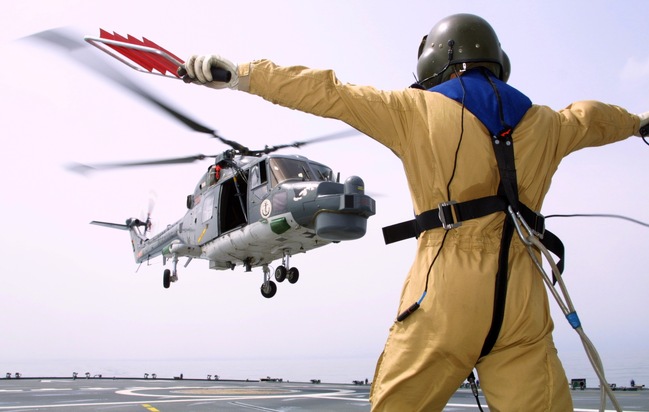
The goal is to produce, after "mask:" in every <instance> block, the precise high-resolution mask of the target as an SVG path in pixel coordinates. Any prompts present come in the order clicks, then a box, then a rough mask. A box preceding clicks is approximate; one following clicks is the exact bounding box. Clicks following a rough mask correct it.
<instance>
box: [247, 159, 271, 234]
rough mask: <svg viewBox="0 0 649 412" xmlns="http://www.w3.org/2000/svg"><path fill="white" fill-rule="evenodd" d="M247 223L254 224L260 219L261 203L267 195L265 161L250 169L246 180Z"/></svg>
mask: <svg viewBox="0 0 649 412" xmlns="http://www.w3.org/2000/svg"><path fill="white" fill-rule="evenodd" d="M248 187H249V188H250V193H249V194H248V201H249V203H250V204H249V207H248V221H249V222H256V221H258V220H259V219H261V212H260V208H261V203H262V202H263V200H264V199H265V198H266V196H267V195H268V190H269V187H268V171H267V170H266V161H265V160H264V161H261V162H259V163H258V164H256V165H254V166H253V167H252V168H251V169H250V177H249V179H248Z"/></svg>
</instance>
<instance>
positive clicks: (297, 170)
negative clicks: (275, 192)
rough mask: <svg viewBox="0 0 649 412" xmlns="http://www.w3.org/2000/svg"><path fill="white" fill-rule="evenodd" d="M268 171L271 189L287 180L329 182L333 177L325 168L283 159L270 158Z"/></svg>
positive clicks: (296, 160)
mask: <svg viewBox="0 0 649 412" xmlns="http://www.w3.org/2000/svg"><path fill="white" fill-rule="evenodd" d="M270 170H271V183H272V186H273V187H275V186H277V185H278V184H280V183H282V182H285V181H287V180H319V181H323V180H331V177H332V175H333V172H332V171H331V169H329V168H328V167H326V166H322V165H317V164H314V163H307V162H306V161H304V160H300V159H289V158H283V157H273V158H271V159H270Z"/></svg>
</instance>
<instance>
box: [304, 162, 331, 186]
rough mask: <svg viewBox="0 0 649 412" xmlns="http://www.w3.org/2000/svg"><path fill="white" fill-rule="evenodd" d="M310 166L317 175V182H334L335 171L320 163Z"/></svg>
mask: <svg viewBox="0 0 649 412" xmlns="http://www.w3.org/2000/svg"><path fill="white" fill-rule="evenodd" d="M309 164H310V165H311V169H312V170H313V172H314V173H315V180H322V181H328V182H333V180H334V172H333V170H331V169H330V168H328V167H327V166H325V165H321V164H318V163H309Z"/></svg>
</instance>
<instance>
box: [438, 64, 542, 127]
mask: <svg viewBox="0 0 649 412" xmlns="http://www.w3.org/2000/svg"><path fill="white" fill-rule="evenodd" d="M484 73H486V75H485V74H483V73H482V72H481V71H480V70H479V69H473V70H469V71H468V72H466V73H464V74H463V75H462V78H461V79H460V78H455V79H451V80H448V81H445V82H444V83H442V84H440V85H437V86H435V87H433V88H431V89H429V91H431V92H435V93H440V94H442V95H444V96H446V97H448V98H449V99H453V100H455V101H457V102H458V103H460V104H462V100H463V98H464V106H465V107H466V108H467V109H468V110H469V111H470V112H471V113H473V115H474V116H476V117H477V118H478V119H479V120H480V121H481V122H482V124H484V125H485V127H486V128H487V129H488V130H489V132H490V133H491V135H492V136H495V135H497V134H499V133H500V132H502V131H503V130H506V129H508V128H511V129H514V128H515V127H516V125H518V123H519V122H520V121H521V119H522V118H523V116H524V115H525V113H526V112H527V110H528V109H529V108H530V107H532V101H531V100H530V99H529V98H528V97H527V96H525V95H524V94H523V93H521V92H519V91H518V90H517V89H515V88H513V87H511V86H510V85H508V84H507V83H505V82H503V81H501V80H499V79H497V78H496V77H495V76H493V75H492V74H491V73H490V72H487V71H486V70H485V72H484ZM485 76H489V77H490V79H491V81H492V82H493V84H494V85H495V87H496V89H497V90H498V94H496V92H495V91H494V88H493V87H492V85H491V84H490V82H489V80H488V79H487V78H486V77H485ZM463 85H464V87H463ZM465 90H466V93H465ZM498 96H500V102H501V103H502V113H503V119H502V120H501V117H500V107H499V104H498V103H499V100H498Z"/></svg>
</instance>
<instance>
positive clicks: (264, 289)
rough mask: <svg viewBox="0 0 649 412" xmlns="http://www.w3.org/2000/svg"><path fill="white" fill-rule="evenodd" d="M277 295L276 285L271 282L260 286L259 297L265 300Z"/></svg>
mask: <svg viewBox="0 0 649 412" xmlns="http://www.w3.org/2000/svg"><path fill="white" fill-rule="evenodd" d="M275 293H277V285H276V284H275V282H273V281H272V280H269V281H266V282H264V283H262V285H261V295H262V296H263V297H265V298H267V299H270V298H272V297H273V296H275Z"/></svg>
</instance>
